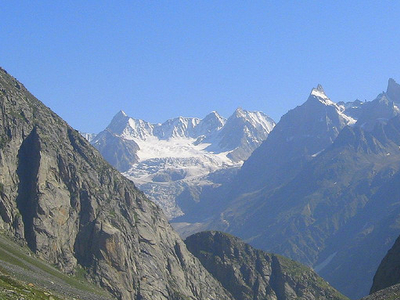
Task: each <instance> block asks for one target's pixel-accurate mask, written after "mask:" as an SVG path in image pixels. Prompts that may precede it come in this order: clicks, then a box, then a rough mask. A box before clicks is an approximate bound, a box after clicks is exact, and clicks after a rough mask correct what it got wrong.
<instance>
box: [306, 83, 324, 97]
mask: <svg viewBox="0 0 400 300" xmlns="http://www.w3.org/2000/svg"><path fill="white" fill-rule="evenodd" d="M310 96H315V97H319V98H328V96H326V94H325V91H324V88H323V87H322V85H320V84H318V86H317V87H316V88H313V89H312V90H311V93H310Z"/></svg>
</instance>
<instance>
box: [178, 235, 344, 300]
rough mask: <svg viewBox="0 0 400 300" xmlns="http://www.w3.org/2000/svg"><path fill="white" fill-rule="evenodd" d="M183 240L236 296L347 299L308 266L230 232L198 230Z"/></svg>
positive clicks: (241, 298)
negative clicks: (248, 242)
mask: <svg viewBox="0 0 400 300" xmlns="http://www.w3.org/2000/svg"><path fill="white" fill-rule="evenodd" d="M185 243H186V245H187V247H188V249H189V251H191V252H192V253H193V254H194V255H195V256H196V257H198V258H199V259H200V261H201V262H202V263H203V265H204V266H205V267H206V268H207V270H208V271H209V272H210V273H211V274H213V275H214V277H215V278H217V279H218V280H219V281H220V282H221V283H222V284H223V286H224V287H225V288H226V289H227V290H229V291H230V292H231V294H232V295H233V296H234V297H235V299H237V300H245V299H246V300H247V299H248V300H250V299H254V300H258V299H260V300H261V299H269V300H273V299H275V300H289V299H347V298H346V297H344V296H342V295H341V294H340V293H339V292H337V291H336V290H335V289H333V288H332V287H330V286H329V285H328V284H327V283H326V282H324V280H323V279H322V278H320V277H318V275H317V274H316V273H315V272H314V271H312V270H311V269H309V268H307V267H305V266H302V265H301V264H299V263H296V262H294V261H292V260H290V259H287V258H284V257H282V256H279V255H275V254H269V253H266V252H263V251H260V250H256V249H254V248H253V247H251V246H250V245H248V244H245V243H244V242H242V241H240V240H239V239H238V238H235V237H233V236H229V235H227V234H224V233H221V232H201V233H198V234H195V235H192V236H190V237H188V238H187V239H186V240H185Z"/></svg>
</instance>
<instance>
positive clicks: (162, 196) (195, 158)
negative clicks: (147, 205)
mask: <svg viewBox="0 0 400 300" xmlns="http://www.w3.org/2000/svg"><path fill="white" fill-rule="evenodd" d="M274 126H275V122H274V121H273V120H272V119H271V118H269V117H268V116H267V115H265V114H264V113H261V112H250V111H246V110H244V109H241V108H238V109H237V110H236V111H235V112H234V113H233V115H232V116H230V117H229V118H228V119H225V118H223V117H221V116H220V115H219V114H218V113H217V112H215V111H213V112H211V113H210V114H208V115H207V116H206V117H205V118H204V119H199V118H189V117H178V118H174V119H170V120H167V121H166V122H164V123H158V124H152V123H149V122H146V121H144V120H140V119H134V118H131V117H129V116H127V115H126V114H125V113H124V112H123V111H120V112H118V113H117V114H116V115H115V116H114V118H113V119H112V121H111V123H110V125H109V126H108V127H107V128H106V130H104V131H103V132H101V133H99V134H98V135H97V136H96V137H95V138H94V139H93V140H92V144H93V145H94V146H95V147H96V148H97V149H99V151H100V152H101V153H102V154H103V156H104V157H105V158H106V159H108V161H109V162H110V163H111V164H112V165H114V166H115V167H116V168H118V169H119V170H120V171H121V172H124V175H125V176H127V177H128V178H130V179H132V180H133V181H134V182H135V183H136V184H137V185H138V186H139V188H140V189H142V190H143V191H144V192H145V193H146V194H147V195H148V196H149V197H150V198H151V199H152V200H154V201H155V202H156V203H158V204H159V205H160V206H161V207H162V208H163V209H164V211H165V212H166V214H167V216H168V217H169V218H174V217H177V216H180V215H182V214H184V213H185V210H186V209H190V208H191V207H192V206H193V204H195V203H196V202H198V201H200V199H201V193H202V190H203V188H204V187H208V188H215V187H217V186H219V185H220V184H221V182H223V181H226V180H228V178H230V177H231V176H232V174H234V173H235V171H236V170H237V169H238V168H239V167H240V166H241V165H242V163H243V161H244V160H245V159H247V158H248V157H249V156H250V154H251V153H252V152H253V150H254V149H255V148H257V147H258V146H259V145H260V144H261V143H262V142H263V141H264V140H265V139H266V138H267V136H268V134H269V132H270V131H271V130H272V129H273V127H274ZM178 202H179V203H178Z"/></svg>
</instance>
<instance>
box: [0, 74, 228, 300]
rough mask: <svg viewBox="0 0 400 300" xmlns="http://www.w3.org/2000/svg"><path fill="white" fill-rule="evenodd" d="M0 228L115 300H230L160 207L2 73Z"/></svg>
mask: <svg viewBox="0 0 400 300" xmlns="http://www.w3.org/2000/svg"><path fill="white" fill-rule="evenodd" d="M0 216H1V218H0V229H1V230H3V231H7V232H9V233H12V234H13V235H14V236H15V237H17V238H19V239H21V240H23V241H26V243H27V244H28V246H29V248H30V249H31V250H33V251H34V252H35V253H36V254H37V255H38V256H40V257H41V258H43V259H44V260H46V261H48V262H50V263H52V264H55V265H57V266H58V267H59V268H60V269H61V270H63V271H64V272H66V273H73V272H74V271H75V270H76V268H77V266H78V265H80V266H82V267H84V268H85V269H86V270H87V272H88V277H89V278H90V279H91V280H92V281H93V282H95V283H97V284H98V285H100V286H103V287H104V288H106V289H107V290H108V291H110V292H111V293H112V294H114V295H115V296H116V297H117V298H120V299H152V300H155V299H160V300H161V299H231V296H230V295H229V293H228V292H226V291H225V290H224V288H222V287H221V285H220V284H219V283H218V282H217V281H216V280H215V279H214V278H213V277H212V276H211V275H210V274H209V273H208V272H207V271H206V270H205V269H204V268H203V267H202V265H201V264H200V262H199V261H198V260H197V259H196V258H195V257H194V256H192V255H191V254H190V253H189V252H188V251H187V249H186V247H185V244H184V243H183V241H181V239H180V238H179V237H178V235H177V234H176V233H175V232H174V231H173V230H172V228H171V226H170V225H169V223H168V221H167V219H166V218H165V217H164V215H163V213H162V212H161V210H160V209H159V208H158V207H157V206H156V205H155V204H153V203H152V202H151V201H149V200H147V199H146V197H145V196H144V195H143V194H142V193H141V192H140V191H138V190H137V189H136V188H135V186H134V184H133V183H132V182H131V181H130V180H128V179H126V178H125V177H123V176H122V175H121V174H120V173H119V172H118V171H117V170H115V169H113V168H112V167H111V166H110V165H109V164H108V163H107V162H105V161H104V160H103V158H102V157H101V155H100V154H99V153H98V152H97V151H96V150H95V149H94V148H93V147H92V146H91V145H90V144H89V142H87V141H86V140H85V139H84V138H83V137H82V136H81V135H80V134H79V133H78V132H77V131H75V130H74V129H72V128H71V127H70V126H68V125H67V123H65V122H64V121H63V120H62V119H61V118H59V117H58V116H57V115H56V114H55V113H54V112H52V111H51V110H50V109H49V108H47V107H46V106H45V105H43V104H42V103H41V102H40V101H38V100H37V99H36V98H35V97H34V96H32V95H31V94H30V93H29V92H28V91H27V90H26V89H25V87H24V86H23V85H22V84H21V83H19V82H18V81H17V80H15V79H14V78H13V77H11V76H10V75H8V74H7V72H6V71H4V70H3V69H0Z"/></svg>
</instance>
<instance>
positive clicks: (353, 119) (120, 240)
mask: <svg viewBox="0 0 400 300" xmlns="http://www.w3.org/2000/svg"><path fill="white" fill-rule="evenodd" d="M399 93H400V86H399V85H397V83H396V82H395V81H394V80H389V85H388V89H387V91H386V92H384V93H382V94H380V95H378V97H377V98H376V99H375V100H374V101H371V102H361V101H354V102H347V103H334V102H332V101H331V100H330V99H329V98H328V97H327V96H326V94H325V92H324V90H323V88H322V87H321V86H318V87H317V88H315V89H313V90H312V91H311V94H310V96H309V98H308V99H307V101H306V102H305V103H304V104H303V105H301V106H299V107H297V108H295V109H293V110H291V111H289V112H288V114H286V115H285V116H283V117H282V119H281V121H280V122H279V123H278V124H277V125H276V126H275V128H274V129H273V130H272V131H271V132H270V134H269V136H268V138H266V139H265V140H264V142H262V144H261V145H260V146H259V147H258V148H257V149H256V150H255V151H254V152H253V153H252V154H251V155H250V156H249V157H248V159H247V160H246V161H245V162H244V164H243V166H242V167H241V168H240V169H239V170H238V171H237V173H236V174H233V175H232V177H231V178H230V179H229V180H226V181H225V182H222V183H221V184H220V185H219V186H218V187H215V189H214V190H213V192H215V193H216V194H215V201H214V202H213V201H208V200H207V201H200V202H199V203H198V206H197V208H200V210H199V212H202V213H204V212H206V211H207V212H208V213H207V214H204V215H202V213H200V214H199V217H198V219H197V220H196V222H197V223H199V220H200V221H201V226H200V227H197V229H198V228H207V227H208V228H216V229H223V230H225V231H228V232H229V233H234V234H235V235H238V236H239V237H241V238H242V239H243V240H244V241H241V240H240V239H238V238H236V237H234V236H232V235H230V234H226V233H222V232H217V231H208V232H202V233H197V234H195V235H192V236H189V237H188V238H187V239H186V240H185V242H183V241H182V240H181V238H180V237H179V236H178V235H177V233H176V232H175V231H174V229H173V228H172V227H171V225H170V224H169V223H168V221H167V218H166V217H165V215H164V213H163V212H162V210H161V209H160V208H159V207H158V206H157V205H156V204H154V203H153V202H151V201H149V200H148V199H147V198H146V196H145V195H144V194H143V193H142V192H141V191H139V190H138V189H137V188H136V187H135V185H134V184H133V182H132V181H130V180H129V179H127V178H126V177H125V176H123V175H122V174H121V173H119V172H118V171H117V170H116V169H114V168H113V167H112V166H111V165H110V164H109V163H107V162H106V161H105V160H104V159H103V158H102V157H101V155H100V154H99V152H98V151H96V150H95V149H94V148H93V146H91V144H90V143H89V142H88V141H87V140H86V139H85V138H84V137H82V135H81V134H80V133H79V132H78V131H76V130H74V129H72V128H71V127H70V126H69V125H68V124H67V123H65V121H63V120H62V119H61V118H59V117H58V116H57V115H56V114H55V113H53V112H52V111H51V110H50V109H49V108H47V107H46V106H45V105H43V104H42V103H41V102H40V101H38V100H37V99H36V98H35V97H34V96H33V95H31V94H30V93H29V92H28V91H27V90H26V88H25V87H24V86H23V85H22V84H21V83H20V82H18V81H17V80H16V79H15V78H13V77H12V76H10V75H8V74H7V72H6V71H4V70H3V69H0V244H1V247H0V260H1V261H2V264H1V267H0V296H1V297H5V298H6V299H19V298H20V297H24V298H25V297H27V298H31V299H48V298H49V297H50V298H54V299H70V298H71V297H74V298H82V299H114V298H116V299H160V300H161V299H173V300H174V299H179V300H181V299H182V300H183V299H193V300H194V299H199V300H200V299H238V300H239V299H275V300H288V299H346V297H345V296H343V295H341V294H340V293H339V292H337V291H336V290H335V289H334V288H332V287H331V286H330V285H329V284H328V283H327V282H326V281H325V280H323V279H322V278H321V277H319V276H318V275H317V274H316V273H315V272H314V271H313V270H312V269H310V268H309V267H306V266H303V265H301V264H300V263H297V262H295V261H293V260H290V259H287V258H284V257H282V256H280V255H278V254H272V253H271V252H275V253H280V254H284V255H287V256H289V257H291V258H295V259H296V260H299V261H302V262H304V263H306V264H307V265H309V266H311V267H313V269H314V270H315V271H317V272H318V273H319V274H321V275H323V277H324V278H325V279H327V280H328V281H329V282H330V283H332V284H333V285H334V286H335V287H338V288H339V289H340V290H341V291H342V292H344V293H345V294H346V295H348V296H350V297H351V298H353V299H358V298H360V297H361V296H365V295H366V294H367V293H368V291H369V290H370V289H371V293H372V294H371V295H370V296H368V297H367V298H365V299H368V300H377V299H396V297H397V296H396V295H398V292H399V290H400V289H399V288H398V280H397V275H396V274H397V273H396V272H397V271H396V270H397V269H398V266H397V265H398V256H399V254H398V253H399V250H398V249H399V246H398V245H399V242H398V240H397V242H396V243H394V241H395V240H396V239H398V237H399V231H400V230H399V225H398V224H400V221H399V212H400V211H399V203H398V199H399V196H400V189H399V188H398V187H399V180H400V173H399V170H400V116H399V114H398V112H399V109H398V103H397V102H396V101H397V100H398V99H400V94H399ZM212 114H213V115H214V116H217V114H216V113H212ZM234 115H235V116H236V117H237V116H243V115H245V116H246V115H247V116H248V114H246V112H245V111H243V110H237V111H236V112H235V114H234ZM114 119H115V120H116V121H118V120H123V119H125V120H126V119H128V123H129V122H130V120H131V119H130V118H129V117H127V116H126V115H124V113H122V112H120V113H119V114H118V115H117V116H116V117H115V118H114ZM205 119H207V118H205ZM211 119H213V120H217V119H218V118H215V117H213V118H211ZM228 121H229V119H228V120H226V123H225V125H224V126H223V127H221V128H220V129H218V130H217V131H216V132H218V134H214V135H212V134H210V135H209V136H207V135H206V134H201V135H200V136H201V138H200V139H199V137H200V136H197V138H196V139H195V137H193V136H192V135H190V134H195V133H194V132H201V133H204V132H206V133H207V132H209V133H210V132H211V131H212V130H209V129H210V128H215V126H202V127H198V128H197V126H199V124H201V120H200V121H198V122H197V121H193V120H192V121H191V120H189V119H186V120H185V118H178V119H175V120H174V121H171V122H166V123H169V124H172V125H171V126H165V127H163V126H162V124H160V125H157V126H153V129H151V127H146V125H144V127H141V129H143V128H147V129H149V130H150V131H147V132H151V130H152V132H153V133H152V135H151V136H150V138H155V134H154V132H157V139H158V141H159V142H160V143H161V144H162V141H163V139H165V141H171V140H175V141H177V140H183V139H195V141H194V142H193V141H192V144H191V146H190V147H192V145H195V146H196V145H200V144H203V143H204V144H203V145H202V147H203V146H204V147H205V148H208V147H209V148H208V150H207V151H210V152H211V153H214V154H219V155H222V154H223V155H225V157H226V158H229V159H230V160H231V161H235V160H238V158H237V157H238V156H237V155H238V153H241V152H240V151H237V152H234V150H237V149H238V147H236V148H232V147H233V146H232V145H233V144H232V139H231V138H230V139H228V140H227V141H229V142H226V143H222V142H221V141H223V138H222V137H223V134H221V132H223V131H222V130H223V128H224V127H225V126H226V124H228ZM258 121H259V120H258ZM125 124H126V123H125ZM190 124H192V125H190ZM196 124H197V125H196ZM203 124H205V123H203ZM207 124H210V123H208V122H207ZM167 125H168V124H167ZM115 126H116V127H115V128H118V126H120V127H119V128H124V129H123V130H125V129H126V128H127V127H126V126H124V122H115ZM111 127H113V126H111ZM217 127H218V126H217ZM115 128H114V129H115ZM156 128H163V129H156ZM168 128H169V129H170V130H168ZM179 128H181V129H182V128H185V130H180V129H179ZM188 128H189V129H188ZM196 128H197V129H196ZM228 128H229V127H228ZM128 129H129V128H128ZM147 129H146V130H147ZM196 130H197V131H196ZM208 130H209V131H208ZM107 131H108V132H109V133H111V135H112V136H114V137H115V136H116V135H115V134H114V133H112V132H111V131H109V130H107ZM141 132H142V134H145V133H146V131H144V130H141ZM226 132H228V130H227V131H226ZM239 132H243V131H239ZM196 134H197V133H196ZM203 135H204V137H203ZM235 135H236V133H235ZM247 136H248V135H247ZM120 138H121V136H119V137H118V136H117V140H119V141H120V142H121V143H117V144H118V145H122V146H123V148H124V147H126V148H125V149H127V150H129V151H131V150H133V151H132V152H131V154H133V156H132V157H131V158H133V159H136V160H138V161H140V159H143V156H141V155H143V154H142V153H141V152H140V151H141V150H142V148H141V146H142V147H143V145H141V144H140V143H137V142H136V141H135V140H133V139H130V140H129V139H126V141H128V142H126V141H123V140H121V139H120ZM95 139H97V136H96V138H95ZM144 139H146V138H144ZM105 140H106V141H109V139H108V138H107V137H106V138H105ZM212 140H214V141H218V143H214V144H213V143H211V142H210V141H212ZM242 140H243V139H242ZM203 141H206V142H203ZM104 145H105V148H107V147H108V146H107V145H112V143H105V144H104ZM215 145H218V147H217V148H212V147H216V146H215ZM241 145H242V144H241ZM285 145H286V148H285ZM274 146H275V149H276V150H279V151H278V152H281V153H280V154H279V153H278V154H277V153H274V154H273V153H272V152H273V150H272V149H274ZM190 147H189V148H190ZM229 147H230V148H229ZM205 148H204V149H205ZM222 148H223V149H225V150H226V149H231V151H225V152H220V153H218V149H219V150H221V149H222ZM108 149H109V150H108V153H110V154H111V155H114V157H115V158H116V159H117V160H118V159H119V156H118V155H115V153H114V152H113V151H112V149H113V147H109V148H108ZM210 149H214V150H210ZM145 153H149V152H147V151H145ZM232 153H235V154H232ZM150 154H151V153H150ZM269 155H272V157H271V158H269ZM127 159H129V157H128V156H127ZM241 159H243V158H241ZM257 161H258V163H259V165H258V168H256V167H255V166H256V165H257ZM149 174H150V173H149ZM178 175H179V174H178ZM250 175H251V176H254V177H253V178H254V180H251V178H247V177H248V176H250ZM178 178H179V177H178ZM202 196H204V195H203V194H202ZM203 206H207V209H206V210H203V211H202V210H201V208H202V207H203ZM210 212H212V213H210ZM192 216H193V214H185V215H183V216H181V217H179V218H177V219H181V220H180V221H184V220H185V218H187V219H186V222H187V223H190V218H191V217H192ZM205 217H207V218H206V219H202V218H205ZM189 225H190V224H189ZM187 227H188V228H189V229H190V226H187ZM182 228H183V227H182ZM245 242H250V243H251V244H252V245H253V246H255V247H256V248H258V249H260V250H257V249H256V248H253V246H250V245H249V244H246V243H245ZM393 243H394V246H393V247H392V245H393ZM391 247H392V248H391ZM390 248H391V250H390V251H389V252H388V253H387V255H386V256H385V258H384V259H383V260H382V261H381V259H382V257H384V255H385V253H386V252H387V251H388V250H389V249H390ZM263 250H268V253H267V252H264V251H263ZM50 265H52V266H50ZM53 266H55V267H57V268H58V269H59V270H60V271H62V272H63V273H64V274H62V273H60V272H59V271H57V270H55V269H54V267H53ZM378 266H379V268H378ZM377 269H378V271H377V272H376V274H375V271H376V270H377ZM34 274H36V275H34ZM65 274H67V275H65ZM79 274H80V275H79ZM374 274H375V276H374ZM78 277H79V278H80V279H77V278H78ZM372 278H374V280H373V283H372ZM53 280H54V282H53ZM80 280H84V282H83V281H80ZM32 281H33V282H35V284H32V283H31V282H32ZM88 281H89V282H91V284H95V285H97V286H98V287H100V288H101V289H98V290H96V289H94V288H93V287H92V286H91V284H89V283H88ZM49 282H50V284H49ZM24 286H26V287H24ZM371 286H372V288H371Z"/></svg>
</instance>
